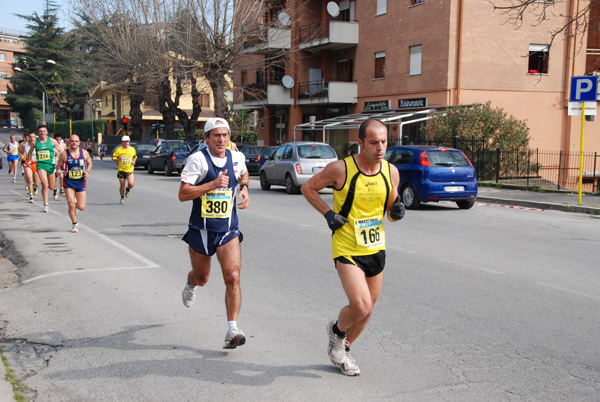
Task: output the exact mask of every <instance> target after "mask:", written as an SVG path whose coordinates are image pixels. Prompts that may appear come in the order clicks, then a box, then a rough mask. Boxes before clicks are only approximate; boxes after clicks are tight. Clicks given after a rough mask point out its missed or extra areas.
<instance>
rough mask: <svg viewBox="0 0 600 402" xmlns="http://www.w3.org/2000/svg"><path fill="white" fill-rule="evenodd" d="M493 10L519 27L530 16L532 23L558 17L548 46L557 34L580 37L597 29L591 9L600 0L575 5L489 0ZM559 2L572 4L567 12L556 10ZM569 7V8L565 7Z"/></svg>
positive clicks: (554, 1)
mask: <svg viewBox="0 0 600 402" xmlns="http://www.w3.org/2000/svg"><path fill="white" fill-rule="evenodd" d="M490 3H491V4H492V5H493V7H494V11H499V12H502V13H504V14H505V15H506V16H507V19H508V21H510V22H512V23H514V24H515V27H517V28H519V27H521V26H522V25H523V23H525V21H526V20H527V19H528V18H532V19H533V21H534V24H541V23H542V22H544V21H546V20H548V19H550V18H554V17H560V21H561V23H560V24H558V25H557V26H556V27H555V28H553V29H552V30H550V31H549V35H550V42H549V47H550V46H552V43H553V42H554V40H555V39H556V38H557V37H558V36H559V35H566V36H567V37H578V36H579V37H582V34H584V33H586V32H588V30H590V29H595V30H596V31H597V30H598V29H599V28H598V26H597V25H595V26H594V25H591V24H590V21H591V16H592V10H593V9H594V8H596V7H598V6H599V5H600V0H587V1H583V2H581V3H579V2H577V4H576V5H575V4H574V3H573V2H571V1H567V0H490ZM559 3H569V4H571V5H572V8H571V11H570V13H569V14H567V15H565V14H563V13H560V12H557V11H556V10H557V9H561V8H559V7H556V6H557V5H558V4H559ZM567 9H569V8H567Z"/></svg>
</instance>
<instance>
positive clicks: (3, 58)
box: [0, 53, 6, 61]
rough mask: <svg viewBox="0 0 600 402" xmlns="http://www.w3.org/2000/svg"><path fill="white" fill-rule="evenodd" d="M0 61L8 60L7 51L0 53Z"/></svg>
mask: <svg viewBox="0 0 600 402" xmlns="http://www.w3.org/2000/svg"><path fill="white" fill-rule="evenodd" d="M0 61H6V53H0Z"/></svg>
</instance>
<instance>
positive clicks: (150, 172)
mask: <svg viewBox="0 0 600 402" xmlns="http://www.w3.org/2000/svg"><path fill="white" fill-rule="evenodd" d="M152 173H154V169H152V165H151V164H148V174H152Z"/></svg>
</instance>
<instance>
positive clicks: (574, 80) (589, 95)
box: [569, 75, 598, 102]
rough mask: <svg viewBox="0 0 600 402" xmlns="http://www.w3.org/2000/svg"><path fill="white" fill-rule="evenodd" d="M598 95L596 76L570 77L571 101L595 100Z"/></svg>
mask: <svg viewBox="0 0 600 402" xmlns="http://www.w3.org/2000/svg"><path fill="white" fill-rule="evenodd" d="M597 96H598V77H597V76H595V75H589V76H585V77H571V95H570V97H569V101H571V102H596V98H597Z"/></svg>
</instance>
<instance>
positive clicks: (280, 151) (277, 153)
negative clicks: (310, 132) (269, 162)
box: [273, 145, 289, 160]
mask: <svg viewBox="0 0 600 402" xmlns="http://www.w3.org/2000/svg"><path fill="white" fill-rule="evenodd" d="M286 146H288V147H289V145H286ZM284 149H285V147H284V146H281V147H279V148H277V151H275V154H274V155H273V159H274V160H279V159H281V156H282V155H283V150H284Z"/></svg>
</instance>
